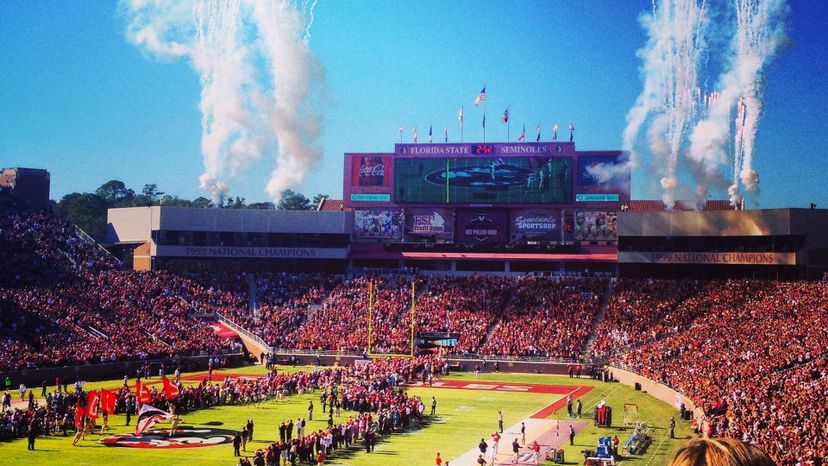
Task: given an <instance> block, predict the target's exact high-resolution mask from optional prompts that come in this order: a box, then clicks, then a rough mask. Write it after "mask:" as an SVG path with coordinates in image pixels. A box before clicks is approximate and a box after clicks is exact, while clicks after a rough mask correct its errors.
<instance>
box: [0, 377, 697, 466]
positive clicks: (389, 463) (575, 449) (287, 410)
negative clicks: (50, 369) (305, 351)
mask: <svg viewBox="0 0 828 466" xmlns="http://www.w3.org/2000/svg"><path fill="white" fill-rule="evenodd" d="M300 369H301V368H300ZM230 372H232V373H235V374H242V373H244V374H262V373H263V372H264V369H263V368H261V367H258V366H256V367H247V368H239V369H232V370H231V371H230ZM473 378H474V375H473V374H452V375H451V376H449V377H448V378H447V379H446V380H469V381H472V380H473ZM214 380H216V379H215V377H214ZM474 381H475V382H477V380H474ZM482 381H492V382H508V383H534V384H549V385H589V386H593V387H594V388H593V389H592V391H590V392H589V393H587V394H586V395H585V396H584V397H583V399H582V402H583V404H584V413H585V414H586V413H591V409H592V407H593V406H594V404H595V403H596V402H597V401H598V400H600V399H606V400H607V402H608V403H609V404H610V405H611V406H612V407H613V411H614V412H613V424H614V425H620V424H621V422H622V419H623V404H624V403H635V404H637V405H638V407H639V411H640V413H641V419H642V420H643V421H646V422H648V423H650V424H652V425H654V426H655V427H656V430H655V435H654V442H653V445H652V446H651V447H650V449H649V450H648V451H647V453H646V454H645V455H644V456H641V457H628V458H625V459H624V464H626V465H631V466H635V465H641V466H645V465H647V466H649V465H663V464H668V463H669V461H670V458H671V457H672V455H673V453H674V452H675V450H676V449H677V448H678V447H679V446H680V445H681V444H683V443H684V442H686V439H688V438H690V436H691V430H690V428H689V426H688V424H687V423H686V422H684V421H677V422H678V425H677V428H676V435H677V437H678V438H679V439H677V440H670V439H669V438H668V429H667V426H668V422H669V418H670V416H671V415H673V416H676V417H678V413H677V411H676V410H675V409H674V408H672V407H671V406H668V405H667V404H665V403H662V402H660V401H658V400H656V399H654V398H651V397H649V396H648V395H646V394H644V393H642V392H636V391H634V390H633V389H632V388H630V387H627V386H625V385H621V384H605V383H602V382H596V381H592V380H589V379H569V378H568V377H559V376H543V375H528V374H506V373H499V374H482V375H481V380H480V382H482ZM121 383H122V381H120V380H114V381H110V382H95V383H89V384H87V387H86V389H87V390H89V389H96V388H98V387H100V386H105V387H116V386H119V385H120V384H121ZM50 390H51V389H50ZM409 390H410V392H411V393H413V394H416V395H420V396H422V397H423V399H424V400H425V402H426V413H428V411H429V408H430V399H431V396H432V395H434V396H436V398H437V403H438V405H437V416H436V417H435V418H434V419H433V420H430V421H429V422H428V423H427V425H425V426H424V427H423V428H421V429H419V430H414V431H411V432H407V433H401V434H393V435H391V436H390V437H387V438H381V439H380V440H379V441H378V443H377V446H376V450H375V451H374V452H372V453H370V454H366V453H365V452H364V451H362V450H359V449H357V448H356V447H352V450H350V451H337V452H336V453H335V454H334V456H333V457H332V458H331V459H330V461H328V462H327V464H338V465H354V466H356V465H365V466H394V465H400V466H402V465H432V464H434V456H435V453H436V452H438V451H439V452H440V453H441V456H442V457H443V458H444V459H448V460H451V459H453V458H455V457H457V456H459V455H461V454H462V453H464V452H466V451H468V450H469V449H471V448H474V447H475V446H476V445H477V442H479V440H480V438H481V437H486V438H488V436H489V435H490V434H491V433H492V432H493V431H494V430H495V429H496V426H497V411H498V410H502V411H503V414H504V424H505V425H507V426H509V425H512V424H514V423H517V422H520V421H521V420H522V419H523V418H526V417H527V416H529V415H531V414H533V413H535V412H537V411H538V410H540V409H541V408H544V407H545V406H547V405H549V404H551V403H553V402H555V401H557V400H558V399H560V398H561V397H562V395H549V394H540V393H511V392H497V391H472V390H460V389H446V388H443V389H440V388H425V387H422V388H420V387H417V388H411V389H409ZM35 393H36V394H39V389H38V390H36V391H35ZM310 399H313V400H314V404H315V405H316V410H315V413H314V414H315V419H314V420H313V421H310V422H309V425H308V427H307V429H308V431H310V430H311V429H317V428H324V427H325V426H326V420H327V417H326V416H325V415H323V414H322V412H321V406H319V403H318V395H313V394H310V395H303V396H291V397H288V398H287V399H286V400H283V401H275V400H273V401H268V402H267V403H265V404H264V405H263V406H261V407H255V406H222V407H216V408H211V409H206V410H202V411H199V412H196V413H191V414H187V415H185V416H184V417H183V418H184V422H183V423H182V425H193V426H212V427H217V428H221V429H232V430H241V429H242V427H243V425H244V424H245V422H246V420H247V419H249V418H252V419H253V420H254V422H255V431H254V432H255V434H254V441H253V442H252V444H248V447H247V450H248V452H251V451H252V450H255V449H256V448H262V449H264V448H265V447H266V446H267V445H268V443H269V440H270V439H272V438H274V437H278V430H277V427H278V425H279V423H281V422H282V421H284V420H288V419H296V418H297V417H305V416H306V408H307V405H308V400H310ZM348 414H349V413H348V412H346V411H342V415H343V417H345V416H347V415H348ZM551 419H566V409H565V408H564V409H562V410H559V411H558V412H556V413H555V414H553V415H552V416H551ZM134 421H135V417H134V416H133V427H131V428H126V427H124V426H123V425H124V417H123V416H122V415H118V416H111V417H110V425H111V426H112V427H113V428H112V431H111V432H112V433H113V434H117V433H126V432H131V431H132V429H134ZM166 425H167V424H160V425H159V426H160V427H164V426H166ZM613 434H618V436H619V438H620V439H621V442H622V443H623V442H624V441H625V440H626V439H627V437H629V430H627V431H622V430H620V429H618V428H613V429H598V428H595V427H592V424H591V423H590V424H589V426H588V427H587V428H585V430H584V431H583V432H581V433H579V434H578V435H577V436H576V438H575V443H576V445H575V446H572V447H570V446H568V445H567V446H566V459H567V462H568V463H569V464H582V463H583V461H582V457H581V455H580V453H579V452H580V450H583V449H584V448H594V446H595V443H596V439H597V437H598V436H599V435H613ZM101 438H102V437H101V436H99V435H97V434H94V435H92V436H90V437H87V439H86V440H85V441H82V442H81V443H80V444H79V445H78V446H77V447H72V445H71V436H70V437H68V438H67V437H62V436H57V437H39V438H38V440H37V450H36V451H34V452H30V451H28V450H27V449H26V440H25V439H18V440H14V441H11V442H6V443H0V464H15V465H17V464H21V463H23V462H26V463H28V464H49V465H73V466H77V465H87V464H88V465H115V464H118V465H133V464H136V465H137V464H146V465H159V466H161V465H163V466H168V465H169V466H173V465H185V464H201V465H226V466H232V465H235V464H236V461H235V460H234V458H233V447H232V445H230V444H224V445H217V446H211V447H205V448H185V449H136V448H122V447H107V446H104V445H103V444H101V443H100V442H99V440H100V439H101Z"/></svg>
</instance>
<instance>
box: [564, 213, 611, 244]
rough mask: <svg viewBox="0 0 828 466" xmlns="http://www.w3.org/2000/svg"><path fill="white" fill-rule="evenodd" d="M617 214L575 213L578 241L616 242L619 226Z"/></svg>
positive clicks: (576, 237) (575, 228)
mask: <svg viewBox="0 0 828 466" xmlns="http://www.w3.org/2000/svg"><path fill="white" fill-rule="evenodd" d="M617 220H618V218H617V213H616V212H604V211H586V212H584V211H580V212H575V225H574V230H575V240H576V241H615V240H616V238H617V234H616V228H617V226H618V222H617Z"/></svg>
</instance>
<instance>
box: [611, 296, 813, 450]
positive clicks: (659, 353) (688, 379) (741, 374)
mask: <svg viewBox="0 0 828 466" xmlns="http://www.w3.org/2000/svg"><path fill="white" fill-rule="evenodd" d="M681 306H689V307H690V308H691V309H703V310H704V311H703V312H700V313H699V314H698V318H697V319H696V320H695V321H694V322H693V323H692V324H691V325H690V326H689V327H688V328H687V329H685V330H684V331H680V332H677V333H675V334H671V335H669V336H667V337H666V338H664V339H660V340H656V341H654V342H651V343H647V344H645V345H643V346H640V347H638V348H635V349H633V350H631V351H629V352H627V353H625V354H620V355H615V356H613V358H612V361H613V362H615V363H618V364H624V365H626V366H627V367H629V368H631V369H632V370H634V371H635V372H637V373H639V374H642V375H644V376H647V377H649V378H651V379H654V380H657V381H659V382H662V383H664V384H666V385H668V386H671V387H674V388H676V389H678V390H679V391H681V392H682V393H684V394H686V395H687V396H688V397H690V398H691V399H692V400H694V401H695V402H696V403H697V404H698V405H699V406H700V407H701V408H702V409H703V411H704V413H705V417H704V419H702V420H699V429H700V430H701V431H703V433H704V434H706V435H710V436H729V437H736V438H740V439H742V440H744V441H748V442H751V443H755V444H757V445H760V446H761V447H762V448H763V449H765V450H766V451H767V452H768V453H769V454H771V456H773V457H774V459H775V460H776V461H777V462H778V463H780V464H791V465H793V464H804V462H805V461H807V460H808V459H809V458H814V457H819V458H826V457H828V416H826V414H828V412H827V411H826V407H825V403H824V400H825V399H826V397H828V366H826V356H828V350H826V345H825V342H826V341H828V328H826V326H825V322H826V319H828V283H825V282H792V283H783V282H768V281H729V282H719V283H715V284H708V286H705V287H703V288H702V290H701V292H700V293H698V294H697V295H695V296H693V297H691V298H689V299H688V300H687V301H686V302H685V303H683V304H682V305H681Z"/></svg>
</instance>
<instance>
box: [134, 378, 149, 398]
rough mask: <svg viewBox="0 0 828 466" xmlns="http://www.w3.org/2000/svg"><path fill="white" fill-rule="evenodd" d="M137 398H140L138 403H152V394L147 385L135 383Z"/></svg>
mask: <svg viewBox="0 0 828 466" xmlns="http://www.w3.org/2000/svg"><path fill="white" fill-rule="evenodd" d="M135 396H136V397H138V403H152V394H151V393H150V391H149V388H147V386H146V385H143V384H141V382H138V381H137V380H136V381H135Z"/></svg>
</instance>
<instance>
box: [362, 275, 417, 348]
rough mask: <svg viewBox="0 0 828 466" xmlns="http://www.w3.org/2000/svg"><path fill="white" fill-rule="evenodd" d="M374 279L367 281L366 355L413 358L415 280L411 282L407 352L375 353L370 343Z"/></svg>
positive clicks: (372, 329)
mask: <svg viewBox="0 0 828 466" xmlns="http://www.w3.org/2000/svg"><path fill="white" fill-rule="evenodd" d="M374 291H375V290H374V280H370V281H369V282H368V345H367V346H368V357H369V358H371V359H377V358H414V348H415V334H414V323H415V317H416V302H417V295H416V292H417V290H416V285H415V282H414V281H412V282H411V312H410V317H411V322H410V330H411V331H410V334H409V352H408V353H375V352H374V349H373V347H372V345H371V342H372V341H373V337H374Z"/></svg>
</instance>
